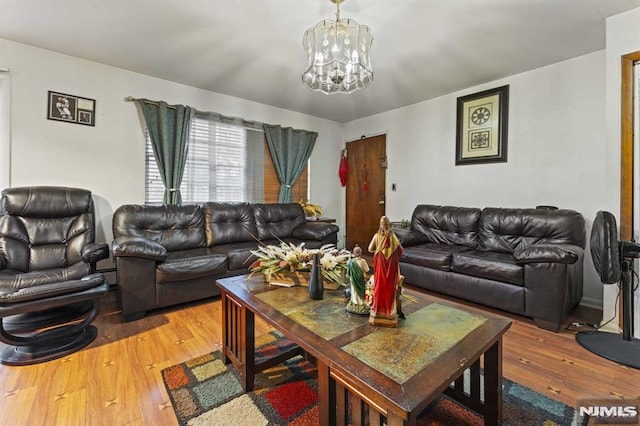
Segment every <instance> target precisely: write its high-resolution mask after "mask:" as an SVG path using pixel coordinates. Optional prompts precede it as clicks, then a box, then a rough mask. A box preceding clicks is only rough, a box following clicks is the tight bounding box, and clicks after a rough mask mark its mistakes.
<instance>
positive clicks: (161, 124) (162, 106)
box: [136, 99, 193, 204]
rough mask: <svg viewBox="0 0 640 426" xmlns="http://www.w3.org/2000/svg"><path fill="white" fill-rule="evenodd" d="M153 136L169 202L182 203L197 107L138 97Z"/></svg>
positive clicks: (155, 151)
mask: <svg viewBox="0 0 640 426" xmlns="http://www.w3.org/2000/svg"><path fill="white" fill-rule="evenodd" d="M136 102H137V103H138V105H140V109H141V110H142V114H143V115H144V121H145V123H146V125H147V130H148V131H149V136H150V137H151V145H152V146H153V154H154V156H155V158H156V163H157V164H158V170H159V171H160V176H161V177H162V182H163V183H164V196H163V201H164V203H165V204H180V203H181V202H182V194H180V185H181V184H182V175H183V174H184V165H185V163H186V161H187V141H188V138H189V125H190V122H191V117H192V115H193V108H191V107H188V106H185V105H167V103H166V102H164V101H160V102H153V101H149V100H147V99H136Z"/></svg>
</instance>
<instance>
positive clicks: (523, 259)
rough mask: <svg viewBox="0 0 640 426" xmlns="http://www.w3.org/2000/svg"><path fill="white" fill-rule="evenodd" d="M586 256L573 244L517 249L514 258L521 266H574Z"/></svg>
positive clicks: (541, 245)
mask: <svg viewBox="0 0 640 426" xmlns="http://www.w3.org/2000/svg"><path fill="white" fill-rule="evenodd" d="M583 255H584V249H583V248H582V247H579V246H574V245H571V244H531V245H530V246H527V247H521V248H519V249H517V250H516V251H515V252H514V253H513V256H514V257H515V258H516V262H517V263H519V264H524V263H566V264H573V263H576V262H577V261H578V259H579V258H581V257H582V256H583Z"/></svg>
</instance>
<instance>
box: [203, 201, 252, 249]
mask: <svg viewBox="0 0 640 426" xmlns="http://www.w3.org/2000/svg"><path fill="white" fill-rule="evenodd" d="M203 210H204V217H205V229H206V235H207V246H209V247H211V246H213V245H218V244H228V243H241V242H245V241H253V242H255V241H256V240H257V239H258V229H257V228H256V220H255V217H254V214H253V208H252V207H251V205H249V204H247V203H213V202H210V203H205V204H204V205H203Z"/></svg>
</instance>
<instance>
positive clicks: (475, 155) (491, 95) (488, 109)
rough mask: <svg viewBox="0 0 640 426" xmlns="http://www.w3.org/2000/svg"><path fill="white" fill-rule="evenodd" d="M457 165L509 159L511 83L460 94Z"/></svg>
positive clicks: (497, 161) (498, 161)
mask: <svg viewBox="0 0 640 426" xmlns="http://www.w3.org/2000/svg"><path fill="white" fill-rule="evenodd" d="M456 116H457V120H456V166H457V165H463V164H481V163H501V162H502V163H504V162H506V161H507V133H508V118H509V86H508V85H507V86H502V87H497V88H495V89H490V90H485V91H483V92H478V93H474V94H471V95H466V96H462V97H459V98H458V105H457V115H456Z"/></svg>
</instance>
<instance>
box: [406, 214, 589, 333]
mask: <svg viewBox="0 0 640 426" xmlns="http://www.w3.org/2000/svg"><path fill="white" fill-rule="evenodd" d="M395 232H396V234H397V235H398V237H399V238H400V241H401V243H402V246H403V248H404V253H403V255H402V257H401V258H400V271H401V273H402V274H403V275H404V277H405V282H406V283H408V284H412V285H414V286H416V287H421V288H424V289H427V290H433V291H436V292H439V293H444V294H447V295H451V296H455V297H458V298H461V299H465V300H469V301H472V302H475V303H480V304H483V305H486V306H490V307H493V308H498V309H501V310H504V311H508V312H513V313H516V314H520V315H525V316H528V317H532V318H533V319H534V321H535V322H536V324H537V325H538V326H539V327H541V328H545V329H548V330H552V331H557V330H558V329H559V327H560V324H561V323H562V322H563V321H564V319H565V318H566V316H567V315H568V314H569V313H570V312H571V310H572V309H573V308H574V307H575V306H576V305H577V304H578V303H579V302H580V299H581V298H582V268H583V257H584V247H585V224H584V219H583V217H582V215H581V214H580V213H578V212H575V211H573V210H549V209H507V208H485V209H483V210H481V209H478V208H469V207H450V206H434V205H419V206H417V207H416V208H415V210H414V212H413V215H412V218H411V227H410V229H409V230H403V229H399V230H396V231H395Z"/></svg>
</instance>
